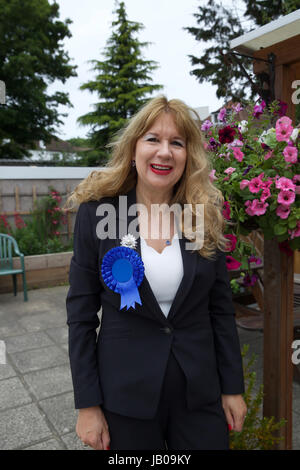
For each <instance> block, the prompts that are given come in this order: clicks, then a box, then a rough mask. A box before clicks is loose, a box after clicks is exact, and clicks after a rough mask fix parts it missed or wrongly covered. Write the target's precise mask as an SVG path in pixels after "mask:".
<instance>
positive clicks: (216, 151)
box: [201, 101, 300, 286]
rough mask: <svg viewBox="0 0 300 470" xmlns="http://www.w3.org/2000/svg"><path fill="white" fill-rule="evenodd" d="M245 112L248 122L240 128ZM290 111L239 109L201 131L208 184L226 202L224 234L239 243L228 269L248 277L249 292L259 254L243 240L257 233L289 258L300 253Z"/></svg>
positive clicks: (280, 106)
mask: <svg viewBox="0 0 300 470" xmlns="http://www.w3.org/2000/svg"><path fill="white" fill-rule="evenodd" d="M241 109H245V110H247V111H248V119H247V120H243V121H241V122H239V121H238V120H237V118H238V116H237V112H239V111H240V110H241ZM286 109H287V106H286V104H285V103H283V102H279V101H274V102H273V103H271V104H270V105H269V106H267V105H266V103H265V102H264V101H262V102H260V103H257V104H254V103H251V102H247V103H245V104H243V106H242V105H241V104H240V103H238V104H235V105H234V106H232V112H231V113H225V111H224V108H223V110H221V111H220V113H219V124H218V125H213V124H212V123H211V124H209V123H208V122H207V121H205V122H204V123H203V124H202V127H201V130H202V132H203V135H204V147H205V148H206V151H207V152H208V154H209V156H210V158H211V161H212V165H213V169H212V171H211V173H210V179H211V181H212V182H213V183H214V184H215V185H216V186H217V187H218V188H219V189H220V190H221V191H222V194H223V196H224V199H225V203H224V210H223V216H224V218H225V219H226V220H227V228H226V231H225V233H226V234H227V238H229V240H231V241H232V240H233V239H234V240H235V243H234V244H233V243H231V244H229V250H228V255H227V267H228V269H229V270H232V269H236V268H237V267H240V268H241V269H242V270H244V271H245V272H244V278H243V279H244V285H245V286H247V285H253V283H255V282H256V278H257V276H256V275H254V274H253V272H252V269H251V264H250V263H253V258H251V257H252V256H256V252H255V247H254V246H252V245H250V244H249V243H246V242H244V241H243V240H242V239H241V237H240V235H244V236H247V235H249V234H250V233H251V231H252V230H257V229H259V230H261V231H262V233H263V235H264V237H265V239H273V238H275V239H277V241H278V243H279V247H280V249H282V250H283V251H285V252H286V253H288V254H291V253H292V251H293V250H299V248H300V196H299V194H300V161H299V150H300V138H299V129H298V128H296V127H295V125H294V124H293V122H292V120H291V119H290V118H289V117H287V116H285V115H284V114H285V112H286ZM233 237H234V238H233ZM249 260H251V261H249Z"/></svg>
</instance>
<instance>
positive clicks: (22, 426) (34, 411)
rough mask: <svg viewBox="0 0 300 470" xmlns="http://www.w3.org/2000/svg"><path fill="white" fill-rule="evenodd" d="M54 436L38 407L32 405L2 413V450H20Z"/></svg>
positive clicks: (0, 440)
mask: <svg viewBox="0 0 300 470" xmlns="http://www.w3.org/2000/svg"><path fill="white" fill-rule="evenodd" d="M50 436H52V432H51V430H50V428H49V427H48V426H47V423H46V421H45V418H44V417H43V416H42V415H41V413H40V411H39V409H38V407H37V406H36V405H35V404H34V403H31V404H30V405H27V406H21V407H20V406H18V407H16V408H11V409H9V410H5V411H0V449H1V450H10V449H20V448H22V447H23V446H28V445H30V444H35V443H38V442H39V441H41V439H45V438H46V437H50Z"/></svg>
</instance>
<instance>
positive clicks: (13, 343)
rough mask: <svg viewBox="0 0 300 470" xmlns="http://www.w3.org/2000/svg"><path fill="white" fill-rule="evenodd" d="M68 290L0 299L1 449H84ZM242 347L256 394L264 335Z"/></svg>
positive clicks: (297, 423) (298, 397)
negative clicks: (2, 353)
mask: <svg viewBox="0 0 300 470" xmlns="http://www.w3.org/2000/svg"><path fill="white" fill-rule="evenodd" d="M67 290H68V287H67V286H59V287H52V288H47V289H37V290H30V291H29V301H28V302H24V301H23V295H22V292H19V293H18V295H17V297H14V296H13V294H2V295H0V340H2V341H4V342H5V344H6V364H0V449H2V450H11V449H25V450H27V449H32V450H46V449H47V450H59V449H66V450H73V449H74V450H76V449H84V448H83V446H82V444H81V442H80V440H79V439H78V438H77V436H76V433H75V425H76V419H77V410H75V409H74V399H73V391H72V380H71V373H70V367H69V358H68V339H67V334H68V329H67V326H66V309H65V298H66V293H67ZM238 331H239V336H240V342H241V345H243V344H249V346H250V347H249V355H251V354H252V353H255V354H256V355H257V361H256V363H255V364H254V367H253V370H255V371H256V373H257V383H256V388H258V387H259V385H260V383H261V382H262V378H263V359H262V348H263V334H262V332H260V331H250V330H244V329H241V328H238ZM293 448H294V449H300V385H299V384H298V383H294V387H293Z"/></svg>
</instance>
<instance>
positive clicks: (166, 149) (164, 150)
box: [158, 141, 172, 157]
mask: <svg viewBox="0 0 300 470" xmlns="http://www.w3.org/2000/svg"><path fill="white" fill-rule="evenodd" d="M158 153H159V155H161V156H168V157H170V156H171V155H172V153H171V147H170V144H169V142H168V141H162V142H161V143H160V146H159V150H158Z"/></svg>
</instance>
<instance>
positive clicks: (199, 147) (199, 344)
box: [67, 96, 246, 450]
mask: <svg viewBox="0 0 300 470" xmlns="http://www.w3.org/2000/svg"><path fill="white" fill-rule="evenodd" d="M113 147H114V148H113V154H112V158H111V160H110V162H109V164H108V165H107V168H106V169H105V170H102V171H97V172H92V173H91V175H90V176H89V177H87V178H86V179H85V180H83V182H81V183H80V184H79V185H78V187H77V188H76V189H75V191H74V193H73V194H72V195H71V198H70V202H71V203H74V202H77V203H78V202H79V203H80V206H79V210H78V213H77V217H76V223H75V229H74V256H73V258H72V261H71V266H70V289H69V292H68V296H67V315H68V320H67V324H68V326H69V356H70V364H71V371H72V379H73V385H74V396H75V408H77V409H79V414H78V421H77V426H76V431H77V434H78V436H79V437H80V439H81V440H82V441H83V442H84V443H85V444H87V445H89V446H91V447H92V448H94V449H99V450H102V449H103V450H105V449H107V448H111V449H116V450H121V449H122V450H123V449H166V448H167V449H168V450H180V449H228V448H229V442H228V441H229V429H234V430H236V431H241V430H242V426H243V420H244V418H245V415H246V405H245V403H244V401H243V398H242V395H241V394H242V393H243V392H244V380H243V370H242V360H241V354H240V345H239V339H238V334H237V330H236V325H235V319H234V307H233V304H232V297H231V288H230V283H229V277H228V272H227V268H226V257H225V251H226V243H227V240H226V238H225V237H224V235H223V231H224V224H225V220H224V218H223V216H222V209H223V203H224V198H223V196H222V194H221V193H220V191H219V190H218V189H217V188H216V187H215V186H214V185H213V184H212V183H211V181H210V179H209V173H210V171H211V166H210V163H209V160H208V159H207V157H206V155H205V151H204V148H203V144H202V140H201V132H200V130H199V127H198V126H197V124H196V121H195V120H194V119H193V117H192V115H191V110H190V109H189V108H188V107H187V106H186V105H185V104H184V103H183V102H182V101H180V100H170V101H168V100H167V99H166V98H165V97H164V96H159V97H156V98H154V99H152V100H150V101H149V102H148V103H147V104H146V105H145V106H144V107H143V108H142V109H141V110H140V111H139V112H138V113H137V115H135V116H134V117H133V118H131V120H130V122H129V124H128V125H127V127H126V128H125V129H123V131H122V132H121V133H120V135H119V136H118V139H117V140H116V141H115V142H114V144H113ZM119 196H123V199H122V198H121V197H119ZM124 196H126V198H125V200H126V203H127V206H126V207H127V208H128V211H127V210H124V207H125V206H124ZM134 204H139V205H140V206H138V207H137V206H133V205H134ZM157 204H158V205H159V207H160V208H163V209H162V211H161V215H160V216H159V217H157V212H155V214H156V215H155V216H153V213H152V214H151V209H152V208H157V206H156V205H157ZM173 204H175V205H176V207H177V208H178V207H181V208H182V209H183V211H182V212H181V213H180V211H179V212H176V213H174V212H172V211H168V210H167V209H168V208H170V207H172V205H173ZM197 204H202V205H203V206H200V207H204V230H203V233H204V239H203V243H200V244H199V243H198V245H196V246H197V247H198V249H190V246H191V241H192V242H193V241H194V242H195V240H196V241H197V240H198V242H199V237H197V235H198V234H199V233H200V232H201V230H200V228H199V227H200V225H199V220H198V219H197V217H196V215H197V211H196V209H195V208H196V206H197ZM197 207H198V206H197ZM130 208H133V209H135V210H134V211H132V210H130ZM190 208H192V209H191V210H190V217H189V218H185V216H184V214H185V213H186V212H188V211H189V209H190ZM137 209H138V210H137ZM191 212H192V216H191ZM197 221H198V222H197ZM114 222H115V224H114ZM166 226H167V227H168V228H169V233H166V232H168V231H166V230H165V228H164V227H166ZM134 228H136V229H137V231H136V232H134ZM133 233H134V235H135V237H133ZM136 234H137V236H136ZM153 234H154V235H153ZM124 235H125V238H124ZM128 235H129V239H131V241H132V245H131V247H130V248H128V246H127V248H125V246H126V243H127V242H128ZM138 235H140V236H138ZM105 236H106V238H105ZM126 236H127V237H126ZM124 241H125V246H124ZM129 241H130V240H129ZM188 242H190V244H188ZM192 246H193V247H195V245H192ZM128 249H129V250H131V251H130V252H129V253H130V256H131V255H132V256H133V258H132V259H134V261H131V258H130V262H129V261H128V260H127V261H126V262H125V264H126V263H127V264H128V263H133V264H130V266H132V269H133V271H132V272H134V273H136V272H137V270H139V274H141V278H142V280H141V279H140V280H139V282H138V281H137V279H138V277H134V276H135V275H134V276H133V274H132V273H131V274H129V277H127V278H126V279H125V277H126V275H127V274H126V273H125V274H126V275H125V277H124V278H122V276H123V274H124V271H123V267H122V268H121V267H120V265H119V264H118V263H119V258H118V256H121V255H120V253H121V252H122V250H125V251H126V250H128ZM107 253H109V254H108V255H107V256H106V254H107ZM122 253H124V251H123V252H122ZM126 253H127V252H126ZM112 254H113V255H114V256H115V257H116V261H115V258H114V261H111V259H112V257H109V256H110V255H112ZM135 260H137V261H135ZM140 260H142V261H143V263H142V264H141V262H140ZM107 263H108V264H107ZM109 263H111V264H112V266H111V267H110V266H109ZM113 263H116V264H113ZM136 263H137V264H136ZM107 266H108V267H107ZM116 266H118V268H115V271H114V267H116ZM130 266H129V268H130ZM141 266H142V267H141ZM127 268H128V266H127V265H126V266H125V271H126V270H127ZM126 272H127V271H126ZM130 276H131V277H130ZM121 278H122V279H121ZM129 278H130V279H131V280H130V282H132V280H134V288H133V291H134V300H135V301H133V302H131V303H130V302H129V303H127V304H126V301H127V302H128V298H129V297H130V295H132V292H133V291H132V290H131V291H130V289H129V287H128V285H129V284H128V283H127V281H128V279H129ZM122 282H123V284H122ZM128 282H129V281H128ZM118 283H119V284H118ZM116 285H117V286H127V287H126V288H125V287H124V288H123V290H122V289H119V290H118V289H117V288H116ZM126 289H127V290H126ZM126 305H127V308H125V307H126ZM101 307H102V315H101V326H100V329H99V333H98V338H97V337H96V329H97V327H98V326H99V324H100V322H99V318H98V315H97V312H98V311H99V310H100V308H101Z"/></svg>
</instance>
